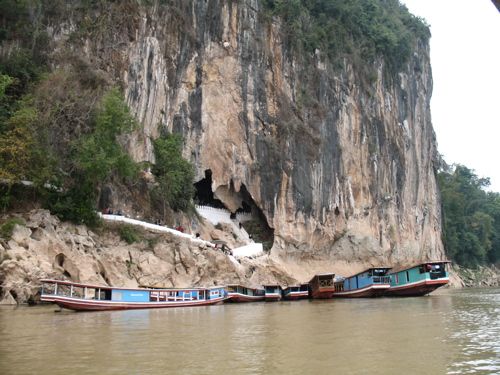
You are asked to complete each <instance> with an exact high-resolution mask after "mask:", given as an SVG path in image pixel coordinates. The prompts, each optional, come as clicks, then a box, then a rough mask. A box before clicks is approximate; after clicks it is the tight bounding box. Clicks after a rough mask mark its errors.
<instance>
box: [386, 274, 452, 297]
mask: <svg viewBox="0 0 500 375" xmlns="http://www.w3.org/2000/svg"><path fill="white" fill-rule="evenodd" d="M449 281H450V280H449V279H448V278H446V279H439V280H422V281H418V282H414V283H409V284H406V285H399V286H391V287H390V288H389V289H387V291H386V293H385V295H387V296H399V297H419V296H425V295H426V294H429V293H431V292H433V291H434V290H436V289H437V288H439V287H442V286H443V285H446V284H448V283H449Z"/></svg>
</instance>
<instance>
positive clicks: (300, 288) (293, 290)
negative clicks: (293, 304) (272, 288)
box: [283, 284, 309, 300]
mask: <svg viewBox="0 0 500 375" xmlns="http://www.w3.org/2000/svg"><path fill="white" fill-rule="evenodd" d="M308 297H309V284H300V285H291V286H288V287H286V288H285V289H283V298H284V299H287V300H297V299H302V298H308Z"/></svg>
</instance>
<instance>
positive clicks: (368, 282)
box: [334, 267, 391, 297]
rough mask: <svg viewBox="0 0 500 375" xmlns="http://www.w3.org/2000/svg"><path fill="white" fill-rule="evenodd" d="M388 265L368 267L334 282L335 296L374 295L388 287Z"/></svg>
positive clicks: (389, 280) (379, 293) (381, 292)
mask: <svg viewBox="0 0 500 375" xmlns="http://www.w3.org/2000/svg"><path fill="white" fill-rule="evenodd" d="M389 270H390V268H389V267H377V268H368V269H367V270H364V271H362V272H359V273H357V274H355V275H352V276H349V277H346V278H343V279H341V280H338V281H336V282H335V295H334V296H337V297H375V296H378V295H381V294H383V289H387V288H389V287H390V282H391V278H390V276H388V274H387V273H388V272H389Z"/></svg>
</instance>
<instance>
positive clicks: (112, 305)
mask: <svg viewBox="0 0 500 375" xmlns="http://www.w3.org/2000/svg"><path fill="white" fill-rule="evenodd" d="M40 299H41V301H44V302H53V303H56V304H58V305H59V306H61V307H63V308H68V309H72V310H76V311H84V310H86V311H91V310H130V309H151V308H168V307H188V306H205V305H215V304H217V303H219V302H222V301H224V297H218V298H214V299H210V300H197V301H169V302H122V301H108V300H83V299H80V298H72V297H64V296H52V295H42V296H41V298H40Z"/></svg>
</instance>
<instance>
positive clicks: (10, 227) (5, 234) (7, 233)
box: [0, 217, 26, 241]
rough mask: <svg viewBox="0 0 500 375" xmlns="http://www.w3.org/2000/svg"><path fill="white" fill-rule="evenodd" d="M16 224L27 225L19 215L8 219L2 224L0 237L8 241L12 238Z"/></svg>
mask: <svg viewBox="0 0 500 375" xmlns="http://www.w3.org/2000/svg"><path fill="white" fill-rule="evenodd" d="M16 225H26V223H25V222H24V220H23V219H21V218H19V217H13V218H12V219H8V220H7V221H5V222H4V223H3V224H2V225H0V237H2V238H3V239H4V240H6V241H8V240H10V238H11V237H12V233H13V232H14V227H15V226H16Z"/></svg>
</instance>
